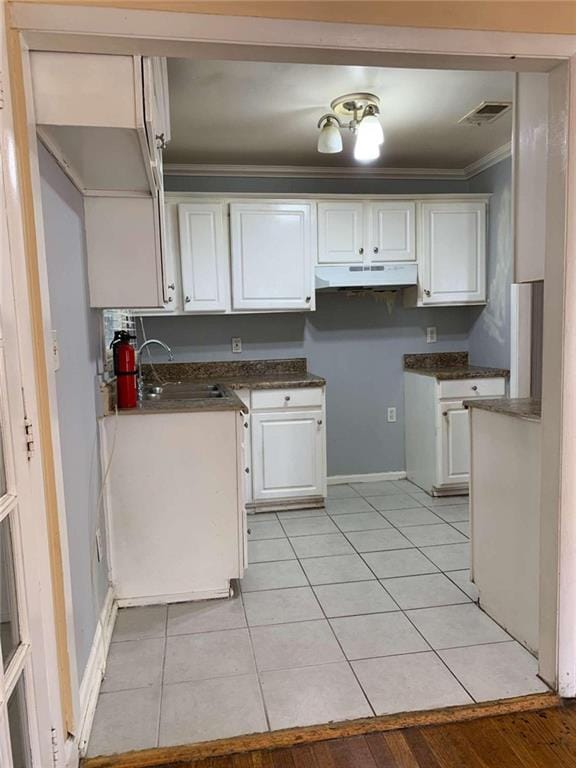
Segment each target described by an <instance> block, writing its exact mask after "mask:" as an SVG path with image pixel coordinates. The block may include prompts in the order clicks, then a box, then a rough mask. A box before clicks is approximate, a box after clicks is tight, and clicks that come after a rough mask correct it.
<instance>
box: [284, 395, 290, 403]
mask: <svg viewBox="0 0 576 768" xmlns="http://www.w3.org/2000/svg"><path fill="white" fill-rule="evenodd" d="M284 400H285V401H286V402H287V403H289V402H290V395H284Z"/></svg>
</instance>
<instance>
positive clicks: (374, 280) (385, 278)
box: [316, 262, 418, 291]
mask: <svg viewBox="0 0 576 768" xmlns="http://www.w3.org/2000/svg"><path fill="white" fill-rule="evenodd" d="M417 279H418V267H417V266H416V264H414V263H410V264H409V263H406V262H404V263H403V262H390V263H389V264H371V265H370V264H363V265H358V266H352V267H347V266H341V267H340V266H334V267H316V290H317V291H320V290H330V289H333V290H337V289H338V288H381V287H382V288H387V287H396V288H403V287H406V286H409V285H416V282H417Z"/></svg>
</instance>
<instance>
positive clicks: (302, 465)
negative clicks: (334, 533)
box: [237, 387, 326, 509]
mask: <svg viewBox="0 0 576 768" xmlns="http://www.w3.org/2000/svg"><path fill="white" fill-rule="evenodd" d="M237 394H239V395H240V396H241V399H242V401H243V402H244V403H245V404H246V405H248V403H250V407H251V414H250V417H246V420H245V423H246V427H245V429H246V431H247V432H248V434H247V435H246V444H247V445H249V451H248V452H247V465H246V478H247V479H248V482H247V484H246V487H245V497H246V501H247V503H248V505H249V507H250V508H252V509H282V508H284V507H291V506H292V507H297V506H300V505H302V504H305V505H306V506H322V505H323V504H324V498H325V496H326V428H325V405H324V402H325V394H324V388H323V387H311V388H298V389H296V388H293V389H266V390H253V391H252V392H251V393H248V392H247V391H245V390H242V391H240V392H238V393H237ZM248 419H249V428H248Z"/></svg>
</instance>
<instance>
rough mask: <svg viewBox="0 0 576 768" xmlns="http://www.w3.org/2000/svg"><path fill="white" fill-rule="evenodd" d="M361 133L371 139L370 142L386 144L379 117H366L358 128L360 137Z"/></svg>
mask: <svg viewBox="0 0 576 768" xmlns="http://www.w3.org/2000/svg"><path fill="white" fill-rule="evenodd" d="M360 133H363V134H365V136H366V138H369V139H370V141H375V142H376V143H377V144H384V131H383V130H382V123H381V122H380V120H379V119H378V115H366V117H364V118H363V119H362V121H361V122H360V125H359V126H358V135H360Z"/></svg>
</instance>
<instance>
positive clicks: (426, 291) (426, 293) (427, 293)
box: [424, 288, 431, 296]
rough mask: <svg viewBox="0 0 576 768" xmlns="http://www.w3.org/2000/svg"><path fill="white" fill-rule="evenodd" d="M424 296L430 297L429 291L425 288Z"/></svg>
mask: <svg viewBox="0 0 576 768" xmlns="http://www.w3.org/2000/svg"><path fill="white" fill-rule="evenodd" d="M424 294H425V295H426V296H430V295H431V294H430V291H429V290H428V288H426V290H425V291H424Z"/></svg>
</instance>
